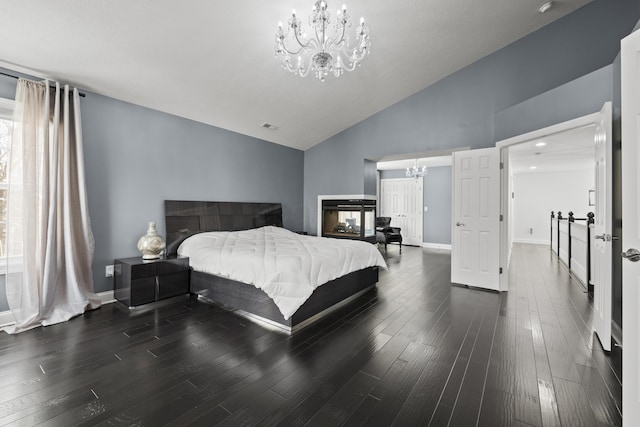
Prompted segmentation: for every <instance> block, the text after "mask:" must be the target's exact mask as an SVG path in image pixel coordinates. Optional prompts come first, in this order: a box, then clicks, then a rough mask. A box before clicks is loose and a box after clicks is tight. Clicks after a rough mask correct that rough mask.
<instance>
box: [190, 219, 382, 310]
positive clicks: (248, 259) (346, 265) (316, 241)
mask: <svg viewBox="0 0 640 427" xmlns="http://www.w3.org/2000/svg"><path fill="white" fill-rule="evenodd" d="M178 254H179V255H181V256H188V257H189V263H190V265H191V267H192V268H193V269H194V270H195V271H200V272H204V273H210V274H215V275H217V276H222V277H226V278H229V279H232V280H236V281H239V282H243V283H249V284H252V285H254V286H256V287H257V288H260V289H262V290H263V291H264V292H265V293H266V294H267V295H269V297H271V299H273V301H274V302H275V304H276V305H277V306H278V308H279V309H280V312H281V313H282V315H283V316H284V318H285V319H288V318H289V317H291V315H293V313H295V312H296V310H297V309H298V308H299V307H300V306H301V305H302V304H303V303H304V302H305V301H306V300H307V299H308V298H309V297H310V296H311V294H312V293H313V291H314V289H315V288H317V287H318V286H320V285H322V284H324V283H327V282H329V281H331V280H333V279H337V278H338V277H341V276H344V275H346V274H348V273H351V272H353V271H357V270H361V269H363V268H367V267H373V266H379V267H382V268H385V269H386V268H387V265H386V263H385V261H384V259H383V258H382V255H380V252H379V251H378V249H377V248H376V246H375V245H372V244H371V243H367V242H362V241H356V240H339V239H329V238H324V237H315V236H305V235H300V234H297V233H293V232H291V231H289V230H285V229H284V228H279V227H261V228H256V229H252V230H246V231H218V232H207V233H200V234H196V235H194V236H191V237H189V238H188V239H186V240H185V241H184V242H183V243H182V244H181V245H180V247H179V248H178Z"/></svg>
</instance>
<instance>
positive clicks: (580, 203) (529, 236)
mask: <svg viewBox="0 0 640 427" xmlns="http://www.w3.org/2000/svg"><path fill="white" fill-rule="evenodd" d="M593 188H594V171H593V168H589V169H584V170H576V171H567V172H532V173H520V174H514V175H513V194H514V198H513V200H512V201H513V217H512V226H513V241H514V242H525V243H542V244H550V229H549V227H550V222H549V216H550V214H551V211H554V212H558V211H561V212H562V216H563V217H567V216H568V214H569V211H573V213H574V216H575V217H576V218H586V216H587V212H592V211H593V210H594V208H595V206H589V199H588V197H589V196H588V194H589V190H590V189H593Z"/></svg>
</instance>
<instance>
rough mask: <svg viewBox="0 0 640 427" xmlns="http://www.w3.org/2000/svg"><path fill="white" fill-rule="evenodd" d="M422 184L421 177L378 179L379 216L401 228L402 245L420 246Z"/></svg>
mask: <svg viewBox="0 0 640 427" xmlns="http://www.w3.org/2000/svg"><path fill="white" fill-rule="evenodd" d="M422 185H423V179H422V177H420V178H408V179H383V180H381V181H380V193H381V197H380V199H381V200H380V213H381V215H380V216H388V217H391V225H392V226H393V227H400V228H401V229H402V230H401V233H402V244H403V245H415V246H422V199H423V191H422V188H423V187H422Z"/></svg>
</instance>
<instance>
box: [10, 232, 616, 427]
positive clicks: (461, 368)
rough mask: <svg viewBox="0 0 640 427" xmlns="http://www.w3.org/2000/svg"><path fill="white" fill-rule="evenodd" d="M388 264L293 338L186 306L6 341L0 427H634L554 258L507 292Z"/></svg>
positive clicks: (424, 254) (113, 316)
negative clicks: (372, 287)
mask: <svg viewBox="0 0 640 427" xmlns="http://www.w3.org/2000/svg"><path fill="white" fill-rule="evenodd" d="M383 253H384V250H383ZM386 258H387V262H388V264H389V271H388V272H381V275H380V282H379V284H378V287H377V290H376V291H372V292H370V293H368V294H366V295H364V296H362V297H360V298H359V299H358V300H357V301H355V302H354V303H353V304H350V305H348V306H347V307H344V308H342V309H340V310H339V311H338V312H336V313H334V314H332V315H331V316H329V317H327V318H325V319H323V320H322V321H320V322H319V323H316V324H314V325H313V326H311V327H309V328H307V329H304V330H303V331H301V332H299V333H297V334H295V335H293V336H286V335H284V334H282V333H279V332H273V331H270V330H267V329H264V328H262V327H261V326H259V325H256V324H254V323H251V322H248V321H247V320H245V319H244V318H242V317H239V316H237V315H235V314H233V313H231V312H228V311H225V310H224V309H222V308H219V307H217V306H215V305H212V304H209V303H206V302H203V301H198V300H195V299H192V298H187V297H179V298H177V299H172V300H168V301H164V302H161V303H155V304H154V305H149V306H145V307H144V308H141V309H136V310H133V311H131V312H129V311H128V310H126V309H123V308H121V307H120V306H119V305H116V304H108V305H105V306H103V307H102V308H101V309H99V310H95V311H93V312H90V313H87V314H85V315H84V316H81V317H78V318H76V319H73V320H72V321H70V322H67V323H64V324H60V325H55V326H50V327H46V328H39V329H36V330H32V331H29V332H25V333H23V334H20V335H16V336H11V335H7V334H4V333H3V334H0V378H2V381H1V382H0V425H26V426H32V425H40V424H42V425H52V426H70V425H137V426H142V425H149V426H157V425H171V426H184V425H203V426H211V425H218V424H219V425H228V426H237V425H260V426H273V425H310V426H334V425H348V426H358V425H367V426H372V425H373V426H376V425H380V426H387V425H397V426H410V425H433V426H444V425H451V426H473V425H480V426H500V425H505V426H516V425H520V426H526V425H532V426H539V425H542V426H552V425H553V426H555V425H563V426H590V425H594V426H602V425H621V415H620V408H621V403H620V402H621V393H622V392H621V384H620V378H621V376H620V372H621V366H620V358H621V357H620V353H619V350H616V351H615V352H614V353H613V354H611V355H605V353H603V351H602V350H601V347H600V345H599V343H598V341H597V339H594V337H593V334H592V333H591V326H590V325H591V318H592V303H591V301H590V300H589V298H588V296H587V294H585V293H584V289H583V288H582V287H581V286H580V284H578V283H577V282H575V281H574V280H573V279H572V278H571V277H570V275H569V274H568V271H567V269H566V268H565V267H564V266H562V265H560V264H559V263H558V261H557V259H556V258H555V257H554V256H553V255H551V254H550V252H549V250H548V248H547V247H541V246H533V245H518V246H517V247H516V248H515V251H514V254H513V259H512V262H513V264H512V265H513V267H514V268H512V269H511V274H512V277H511V287H510V290H509V292H507V293H502V294H499V293H495V292H489V291H482V290H476V289H468V288H465V287H459V286H452V285H451V283H450V280H449V276H450V266H449V265H450V256H449V254H448V253H447V252H444V251H437V250H429V249H420V248H411V247H405V248H403V251H402V254H399V253H398V248H397V247H394V246H390V247H389V251H388V254H387V255H386Z"/></svg>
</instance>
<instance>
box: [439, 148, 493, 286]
mask: <svg viewBox="0 0 640 427" xmlns="http://www.w3.org/2000/svg"><path fill="white" fill-rule="evenodd" d="M452 237H453V243H452V245H451V281H452V282H454V283H461V284H463V285H469V286H475V287H481V288H487V289H494V290H499V278H500V271H499V270H500V149H499V148H484V149H481V150H469V151H456V152H454V153H453V226H452Z"/></svg>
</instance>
